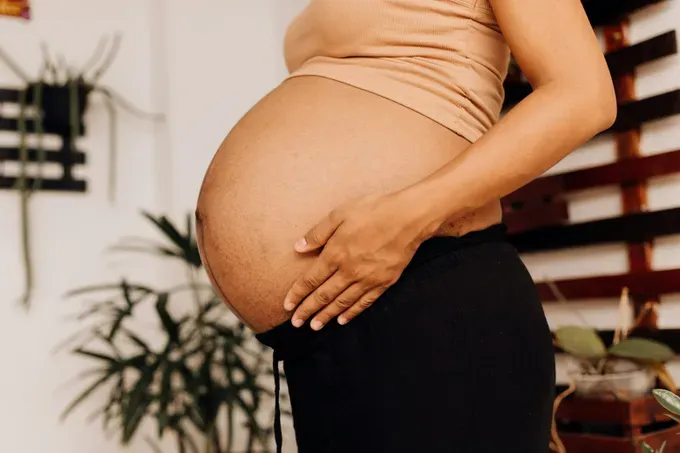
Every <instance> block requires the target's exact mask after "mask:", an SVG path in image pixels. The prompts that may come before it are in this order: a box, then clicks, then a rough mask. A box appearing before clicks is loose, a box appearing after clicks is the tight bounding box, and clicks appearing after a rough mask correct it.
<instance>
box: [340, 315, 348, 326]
mask: <svg viewBox="0 0 680 453" xmlns="http://www.w3.org/2000/svg"><path fill="white" fill-rule="evenodd" d="M338 324H340V325H341V326H344V325H345V324H347V318H345V317H344V316H340V317H339V318H338Z"/></svg>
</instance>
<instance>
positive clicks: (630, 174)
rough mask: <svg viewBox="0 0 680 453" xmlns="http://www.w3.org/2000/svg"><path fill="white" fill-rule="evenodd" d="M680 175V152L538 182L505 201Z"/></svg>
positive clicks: (572, 172)
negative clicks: (674, 174) (675, 174)
mask: <svg viewBox="0 0 680 453" xmlns="http://www.w3.org/2000/svg"><path fill="white" fill-rule="evenodd" d="M678 172H680V150H676V151H669V152H666V153H661V154H654V155H652V156H645V157H638V158H634V159H624V160H620V161H618V162H613V163H611V164H606V165H600V166H597V167H590V168H584V169H581V170H575V171H570V172H566V173H559V174H555V175H550V176H544V177H542V178H538V179H535V180H534V181H532V182H531V183H529V184H527V185H526V186H524V187H522V188H520V189H518V190H516V191H515V192H513V193H511V194H509V195H508V196H506V197H504V198H503V204H504V205H508V204H510V203H513V202H521V201H526V200H531V199H543V198H545V197H551V196H556V195H558V194H563V193H569V192H576V191H579V190H585V189H593V188H597V187H604V186H610V185H615V184H621V185H628V184H633V183H636V182H640V181H646V180H648V179H650V178H654V177H657V176H663V175H668V174H673V173H678Z"/></svg>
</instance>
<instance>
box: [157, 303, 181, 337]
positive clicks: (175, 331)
mask: <svg viewBox="0 0 680 453" xmlns="http://www.w3.org/2000/svg"><path fill="white" fill-rule="evenodd" d="M169 297H170V295H169V294H168V293H165V292H163V293H158V295H157V299H156V312H157V313H158V317H159V318H160V319H161V323H162V324H163V328H164V329H165V332H166V333H167V334H168V338H170V340H171V341H172V342H173V343H175V344H177V343H179V324H177V322H175V320H174V319H172V316H170V312H168V301H169Z"/></svg>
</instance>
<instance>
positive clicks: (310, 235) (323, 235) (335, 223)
mask: <svg viewBox="0 0 680 453" xmlns="http://www.w3.org/2000/svg"><path fill="white" fill-rule="evenodd" d="M341 223H342V219H341V218H340V216H339V215H338V214H336V213H335V212H332V213H330V214H329V215H327V216H326V217H325V218H324V219H323V220H322V221H321V222H319V223H318V224H317V225H316V226H314V227H313V228H312V229H311V230H309V231H308V232H307V234H305V235H304V237H301V238H300V239H299V240H298V241H297V242H296V243H295V250H296V251H298V252H300V253H304V252H311V251H312V250H316V249H318V248H321V247H323V246H324V245H325V244H326V242H328V240H329V239H330V238H331V236H333V233H335V230H337V229H338V227H339V226H340V224H341Z"/></svg>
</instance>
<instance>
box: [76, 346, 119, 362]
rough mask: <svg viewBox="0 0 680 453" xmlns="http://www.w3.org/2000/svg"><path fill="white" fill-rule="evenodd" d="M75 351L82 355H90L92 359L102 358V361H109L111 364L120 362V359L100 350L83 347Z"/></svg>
mask: <svg viewBox="0 0 680 453" xmlns="http://www.w3.org/2000/svg"><path fill="white" fill-rule="evenodd" d="M73 352H74V354H77V355H82V356H85V357H89V358H92V359H97V360H101V361H104V362H107V363H109V364H118V363H119V360H118V359H116V358H115V357H111V356H109V355H106V354H103V353H100V352H94V351H89V350H87V349H82V348H78V349H76V350H75V351H73Z"/></svg>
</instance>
